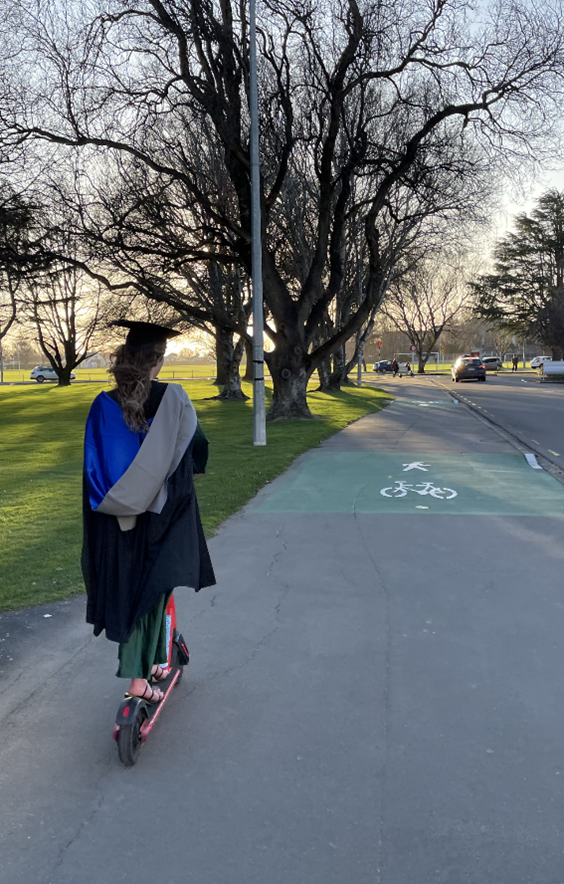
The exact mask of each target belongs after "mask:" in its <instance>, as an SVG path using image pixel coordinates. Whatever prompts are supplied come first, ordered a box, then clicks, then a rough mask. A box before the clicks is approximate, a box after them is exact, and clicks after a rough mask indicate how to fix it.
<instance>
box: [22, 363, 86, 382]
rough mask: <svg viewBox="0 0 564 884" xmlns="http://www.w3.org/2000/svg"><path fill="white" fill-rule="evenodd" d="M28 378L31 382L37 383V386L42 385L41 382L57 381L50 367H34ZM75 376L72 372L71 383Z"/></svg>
mask: <svg viewBox="0 0 564 884" xmlns="http://www.w3.org/2000/svg"><path fill="white" fill-rule="evenodd" d="M30 378H31V379H32V381H37V383H38V384H42V383H43V381H58V380H59V378H58V377H57V372H56V371H53V369H52V368H51V366H50V365H36V366H35V368H34V369H33V371H32V372H31V374H30ZM75 378H76V375H75V373H74V371H71V381H74V380H75Z"/></svg>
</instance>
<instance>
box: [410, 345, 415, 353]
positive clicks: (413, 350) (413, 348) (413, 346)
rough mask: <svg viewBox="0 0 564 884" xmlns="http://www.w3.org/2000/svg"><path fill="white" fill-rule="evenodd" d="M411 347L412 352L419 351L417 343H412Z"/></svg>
mask: <svg viewBox="0 0 564 884" xmlns="http://www.w3.org/2000/svg"><path fill="white" fill-rule="evenodd" d="M409 349H410V350H411V352H412V353H415V352H416V351H417V347H416V346H415V344H412V345H411V347H410V348H409Z"/></svg>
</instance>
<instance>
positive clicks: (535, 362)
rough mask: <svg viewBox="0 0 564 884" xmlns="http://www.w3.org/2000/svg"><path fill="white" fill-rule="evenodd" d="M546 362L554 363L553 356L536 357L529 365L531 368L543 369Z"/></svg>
mask: <svg viewBox="0 0 564 884" xmlns="http://www.w3.org/2000/svg"><path fill="white" fill-rule="evenodd" d="M545 362H552V356H535V358H534V359H531V361H530V363H529V365H530V366H531V368H541V366H543V365H544V363H545Z"/></svg>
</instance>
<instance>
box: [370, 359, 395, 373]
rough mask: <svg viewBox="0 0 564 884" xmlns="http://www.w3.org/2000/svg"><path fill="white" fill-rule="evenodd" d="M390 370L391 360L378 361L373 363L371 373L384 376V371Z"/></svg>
mask: <svg viewBox="0 0 564 884" xmlns="http://www.w3.org/2000/svg"><path fill="white" fill-rule="evenodd" d="M391 370H392V360H391V359H380V361H379V362H375V363H374V365H373V366H372V371H376V372H377V373H378V374H384V372H385V371H391Z"/></svg>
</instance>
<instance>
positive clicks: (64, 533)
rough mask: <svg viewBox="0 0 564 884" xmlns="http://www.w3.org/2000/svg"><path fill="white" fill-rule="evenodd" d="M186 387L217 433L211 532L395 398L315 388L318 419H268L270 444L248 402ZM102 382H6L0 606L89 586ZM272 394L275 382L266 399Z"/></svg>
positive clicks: (201, 487)
mask: <svg viewBox="0 0 564 884" xmlns="http://www.w3.org/2000/svg"><path fill="white" fill-rule="evenodd" d="M165 377H166V374H165ZM183 387H184V388H185V390H186V391H187V392H188V395H189V396H190V398H191V399H192V401H193V402H194V404H195V407H196V410H197V412H198V416H199V418H200V421H201V423H202V426H203V427H204V430H205V432H206V435H207V436H208V438H209V440H210V461H209V468H208V472H207V473H206V475H205V476H200V477H198V478H197V480H196V482H197V493H198V501H199V504H200V509H201V513H202V521H203V523H204V528H205V531H206V535H207V536H208V537H209V536H210V535H211V534H213V532H214V530H215V528H216V527H217V526H218V525H219V524H220V522H222V521H224V520H225V519H226V518H227V517H228V516H230V515H231V514H232V513H234V512H235V511H236V510H237V509H239V507H241V506H242V505H243V504H244V503H245V502H246V501H247V500H249V498H251V497H252V496H253V495H254V494H255V493H256V491H258V489H259V488H261V487H262V486H263V485H264V484H265V482H267V481H270V480H271V479H273V478H274V477H275V476H277V475H278V474H279V473H281V472H282V471H283V470H284V469H286V467H287V466H289V464H291V462H292V461H293V460H294V458H296V457H297V456H298V455H299V454H301V453H302V452H304V451H307V449H308V448H311V447H313V446H315V445H317V444H318V443H319V442H321V441H322V440H323V439H325V438H327V437H328V436H330V435H332V434H333V433H335V432H336V431H337V430H340V429H342V428H343V427H345V426H346V425H347V424H349V423H351V422H352V421H355V420H357V419H358V418H360V417H362V416H363V415H365V414H368V413H370V412H373V411H378V410H379V409H380V408H382V407H383V406H384V405H385V404H387V402H389V401H390V400H389V396H388V394H386V393H383V392H382V391H379V390H375V389H374V388H364V387H363V388H361V389H357V388H350V389H348V390H346V392H345V391H343V392H342V393H339V394H336V395H331V396H329V395H325V394H322V393H314V392H312V393H311V394H310V396H309V402H310V407H311V409H312V411H313V412H314V413H315V414H316V415H317V417H318V419H317V420H313V421H287V422H277V423H274V424H269V425H268V427H267V438H268V444H267V446H266V447H264V448H255V447H254V446H253V444H252V405H251V403H250V402H246V403H243V402H230V403H221V402H213V401H206V397H210V396H214V395H216V393H217V388H216V387H214V386H212V385H211V384H210V383H208V382H206V381H203V380H195V381H193V382H191V381H186V382H183ZM101 389H103V386H102V385H101V384H84V385H83V384H76V385H74V386H71V387H66V388H59V387H57V386H56V385H54V384H42V385H37V386H22V387H18V386H14V387H3V388H0V538H1V541H0V611H8V610H17V609H19V608H23V607H26V606H29V605H34V604H42V603H45V602H48V601H55V600H57V599H63V598H68V597H69V596H71V595H76V594H78V593H81V592H83V591H84V587H83V584H82V577H81V572H80V561H79V560H80V543H81V532H82V524H81V475H82V474H81V471H82V439H83V432H84V422H85V420H86V415H87V413H88V409H89V407H90V403H91V401H92V399H93V398H94V397H95V396H96V395H97V394H98V392H99V391H100V390H101ZM246 392H247V393H249V394H250V392H251V391H250V388H248V387H246ZM270 395H271V392H270V389H269V388H267V399H268V398H270Z"/></svg>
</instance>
